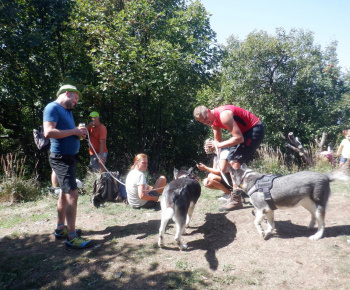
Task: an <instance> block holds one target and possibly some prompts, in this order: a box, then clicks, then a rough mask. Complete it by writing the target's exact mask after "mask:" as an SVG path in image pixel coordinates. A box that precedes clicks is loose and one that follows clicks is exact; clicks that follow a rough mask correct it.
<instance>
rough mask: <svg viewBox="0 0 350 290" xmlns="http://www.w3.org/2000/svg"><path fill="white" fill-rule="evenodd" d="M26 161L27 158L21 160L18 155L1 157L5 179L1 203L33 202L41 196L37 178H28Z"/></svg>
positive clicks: (0, 196) (1, 189) (1, 191)
mask: <svg viewBox="0 0 350 290" xmlns="http://www.w3.org/2000/svg"><path fill="white" fill-rule="evenodd" d="M25 161H26V158H25V157H24V158H21V159H20V158H17V155H15V156H13V155H10V154H8V155H7V156H5V157H4V156H3V155H2V156H1V167H2V170H3V174H4V177H3V178H2V182H0V201H2V202H5V201H9V202H18V201H31V200H35V199H36V198H38V196H39V195H40V187H39V183H38V181H37V180H36V178H34V177H31V178H29V179H28V178H26V175H27V174H26V169H25Z"/></svg>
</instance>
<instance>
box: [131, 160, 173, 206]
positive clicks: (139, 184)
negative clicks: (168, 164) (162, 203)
mask: <svg viewBox="0 0 350 290" xmlns="http://www.w3.org/2000/svg"><path fill="white" fill-rule="evenodd" d="M147 166H148V159H147V155H146V154H138V155H136V156H135V158H134V164H133V165H132V166H131V170H130V172H129V173H128V175H127V177H126V182H125V186H126V192H127V195H128V202H129V204H130V205H131V206H132V207H133V208H154V207H155V206H156V204H157V201H158V199H159V196H160V195H161V194H162V193H163V190H164V187H165V185H166V178H165V176H161V177H159V178H158V179H157V181H156V183H155V184H154V186H150V185H147V182H146V176H145V174H144V172H145V171H146V170H147ZM153 188H154V189H155V190H153Z"/></svg>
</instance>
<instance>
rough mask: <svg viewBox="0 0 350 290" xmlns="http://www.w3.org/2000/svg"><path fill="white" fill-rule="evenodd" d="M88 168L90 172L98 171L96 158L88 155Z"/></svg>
mask: <svg viewBox="0 0 350 290" xmlns="http://www.w3.org/2000/svg"><path fill="white" fill-rule="evenodd" d="M90 166H91V169H92V171H100V163H99V162H98V159H97V156H96V155H95V154H94V155H90Z"/></svg>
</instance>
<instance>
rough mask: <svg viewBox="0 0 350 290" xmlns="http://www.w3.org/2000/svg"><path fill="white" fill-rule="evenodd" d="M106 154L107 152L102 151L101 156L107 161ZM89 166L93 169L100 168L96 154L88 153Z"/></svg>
mask: <svg viewBox="0 0 350 290" xmlns="http://www.w3.org/2000/svg"><path fill="white" fill-rule="evenodd" d="M107 154H108V153H107V152H104V153H103V157H104V158H105V159H106V161H107ZM90 166H91V168H92V170H93V171H99V170H100V163H99V161H98V158H97V156H96V154H94V155H90Z"/></svg>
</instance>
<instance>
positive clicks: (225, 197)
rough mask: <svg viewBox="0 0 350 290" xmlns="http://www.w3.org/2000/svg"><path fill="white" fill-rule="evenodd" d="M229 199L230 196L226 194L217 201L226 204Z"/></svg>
mask: <svg viewBox="0 0 350 290" xmlns="http://www.w3.org/2000/svg"><path fill="white" fill-rule="evenodd" d="M229 198H230V194H229V193H228V194H225V195H223V196H221V197H219V198H218V200H222V201H225V202H226V201H227V200H228V199H229Z"/></svg>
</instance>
